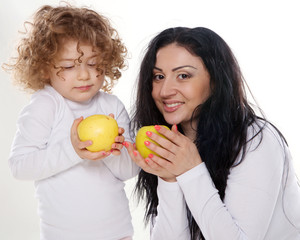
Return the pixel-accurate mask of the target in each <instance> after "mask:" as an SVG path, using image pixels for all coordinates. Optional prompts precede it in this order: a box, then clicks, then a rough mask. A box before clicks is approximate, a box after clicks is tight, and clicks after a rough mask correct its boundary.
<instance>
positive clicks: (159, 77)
mask: <svg viewBox="0 0 300 240" xmlns="http://www.w3.org/2000/svg"><path fill="white" fill-rule="evenodd" d="M164 78H165V77H164V75H161V74H156V75H154V76H153V80H156V81H159V80H162V79H164Z"/></svg>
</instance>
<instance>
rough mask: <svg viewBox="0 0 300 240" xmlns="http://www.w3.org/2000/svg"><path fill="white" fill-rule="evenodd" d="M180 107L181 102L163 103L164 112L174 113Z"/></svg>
mask: <svg viewBox="0 0 300 240" xmlns="http://www.w3.org/2000/svg"><path fill="white" fill-rule="evenodd" d="M181 105H183V103H182V102H173V103H166V102H164V110H165V111H166V112H174V111H176V110H177V109H178V108H180V106H181Z"/></svg>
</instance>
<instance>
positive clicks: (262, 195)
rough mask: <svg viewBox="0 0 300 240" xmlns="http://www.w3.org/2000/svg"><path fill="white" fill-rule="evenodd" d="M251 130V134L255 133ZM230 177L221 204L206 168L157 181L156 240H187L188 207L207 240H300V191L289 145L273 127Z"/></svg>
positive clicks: (188, 237) (257, 138) (251, 147)
mask: <svg viewBox="0 0 300 240" xmlns="http://www.w3.org/2000/svg"><path fill="white" fill-rule="evenodd" d="M251 132H252V131H250V129H249V133H250V134H253V132H252V133H251ZM259 141H260V137H259V136H258V137H256V138H254V139H253V140H252V141H251V142H250V143H249V146H248V151H247V153H246V156H245V159H244V160H243V162H242V163H241V164H240V165H238V166H236V167H234V168H232V169H231V171H230V174H229V176H228V182H227V188H226V194H225V199H224V202H222V201H221V199H220V196H219V194H218V190H217V189H216V188H215V186H214V184H213V182H212V179H211V177H210V174H209V172H208V170H207V168H206V165H205V163H202V164H200V165H198V166H196V167H195V168H193V169H191V170H189V171H188V172H186V173H184V174H182V175H181V176H179V177H177V182H173V183H169V182H165V181H163V180H162V179H160V178H159V179H158V188H157V193H158V197H159V206H158V215H157V217H156V218H155V219H154V226H153V229H152V236H151V239H152V240H160V239H164V240H173V239H176V240H188V239H190V233H189V228H188V220H187V217H186V216H187V211H186V205H187V206H188V207H189V209H190V211H191V213H192V215H193V217H194V218H195V220H196V222H197V224H198V226H199V227H200V229H201V231H202V233H203V235H204V236H205V239H207V240H242V239H243V240H245V239H247V240H275V239H278V240H279V239H280V240H299V239H300V186H299V183H298V181H297V177H296V175H295V171H294V169H293V166H292V159H291V156H290V153H289V151H288V149H287V146H286V145H285V144H283V142H282V140H281V139H280V138H279V136H278V134H277V133H276V132H275V130H274V129H273V128H272V127H271V126H269V125H268V126H267V127H266V128H265V129H264V130H263V140H262V142H261V144H260V145H259V146H258V147H257V145H258V142H259Z"/></svg>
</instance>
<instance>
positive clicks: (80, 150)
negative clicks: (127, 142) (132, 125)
mask: <svg viewBox="0 0 300 240" xmlns="http://www.w3.org/2000/svg"><path fill="white" fill-rule="evenodd" d="M82 120H83V117H80V118H77V119H75V120H74V122H73V125H72V128H71V143H72V145H73V148H74V150H75V152H76V153H77V154H78V156H79V157H81V158H82V159H89V160H100V159H103V158H105V157H107V156H109V155H110V154H111V152H105V151H100V152H90V151H89V150H87V149H86V147H87V146H89V145H91V144H92V141H85V142H82V141H80V139H79V137H78V133H77V127H78V124H79V123H80V122H81V121H82ZM119 132H120V128H119ZM123 132H124V130H123ZM118 137H123V136H118ZM118 137H116V139H117V138H118ZM121 141H122V139H121ZM123 141H124V137H123ZM123 141H122V142H123ZM114 144H116V143H114ZM114 144H113V145H114ZM121 145H122V144H121ZM116 148H118V145H117V144H116ZM112 152H114V151H112Z"/></svg>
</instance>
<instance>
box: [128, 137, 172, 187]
mask: <svg viewBox="0 0 300 240" xmlns="http://www.w3.org/2000/svg"><path fill="white" fill-rule="evenodd" d="M123 145H124V146H125V147H126V148H127V151H128V153H129V155H130V157H131V159H132V160H133V161H134V162H135V163H136V164H137V165H138V166H140V167H141V168H142V169H143V170H144V171H145V172H147V173H151V174H153V175H156V176H159V177H161V178H162V179H163V180H165V181H168V182H176V176H175V175H174V174H172V173H170V172H169V171H168V170H166V169H165V168H163V167H161V166H159V165H158V164H157V163H156V162H154V161H153V160H152V159H151V158H145V159H144V158H143V157H142V156H141V154H140V153H139V152H138V151H137V149H136V147H135V145H134V144H132V143H130V142H124V143H123Z"/></svg>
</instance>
